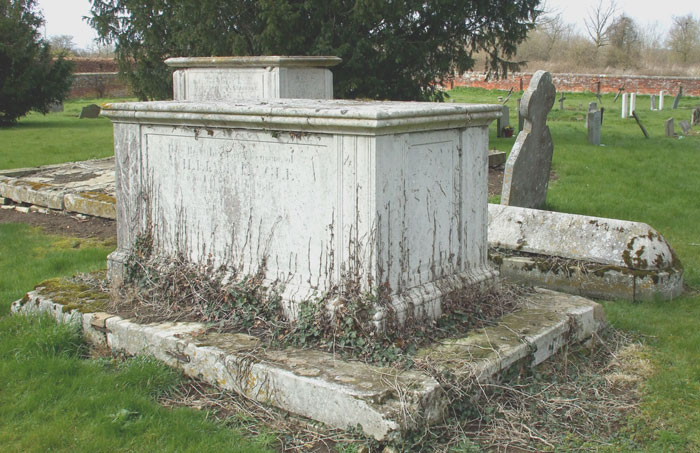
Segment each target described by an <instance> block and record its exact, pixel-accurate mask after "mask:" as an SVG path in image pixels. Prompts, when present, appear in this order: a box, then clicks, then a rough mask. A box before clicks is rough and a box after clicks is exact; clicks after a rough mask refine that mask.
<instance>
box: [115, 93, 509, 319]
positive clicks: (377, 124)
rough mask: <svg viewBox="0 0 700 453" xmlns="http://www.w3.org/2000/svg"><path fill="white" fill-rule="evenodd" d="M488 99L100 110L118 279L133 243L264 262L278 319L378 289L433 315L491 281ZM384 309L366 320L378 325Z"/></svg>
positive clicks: (494, 113) (249, 264) (398, 305)
mask: <svg viewBox="0 0 700 453" xmlns="http://www.w3.org/2000/svg"><path fill="white" fill-rule="evenodd" d="M500 114H501V108H500V106H496V105H461V104H435V103H399V102H378V103H377V102H370V103H368V102H355V101H317V100H300V99H295V100H272V101H266V102H264V103H261V102H258V101H253V100H251V101H238V102H235V103H233V102H228V103H192V102H154V103H128V104H114V105H105V106H104V115H105V116H108V117H109V118H110V119H112V121H114V123H115V157H116V179H117V186H116V188H117V229H118V249H117V251H116V252H115V253H113V254H112V255H110V260H109V267H110V275H111V276H112V277H113V278H114V277H116V278H118V277H119V275H120V272H121V269H122V266H123V264H124V262H125V260H126V257H127V256H128V254H129V253H130V251H131V249H132V247H133V245H134V243H135V241H136V239H137V237H138V235H142V234H147V233H150V234H152V236H153V240H154V245H155V250H156V251H157V252H158V253H161V254H166V255H176V254H181V255H182V256H185V257H187V258H188V259H189V260H191V261H193V262H200V263H204V262H206V261H207V260H208V259H209V257H210V256H211V257H213V259H214V260H215V261H216V263H217V264H228V265H231V266H233V267H236V268H238V269H240V270H241V271H242V272H244V273H255V272H256V271H257V270H258V266H260V265H261V264H262V263H263V262H264V263H266V275H267V278H268V280H271V281H280V282H284V292H283V294H282V295H283V298H284V300H285V301H287V306H286V308H287V311H288V314H289V315H290V316H291V317H294V316H295V313H296V304H297V302H298V301H301V300H304V299H306V298H309V297H311V296H313V295H314V294H323V293H324V292H325V291H328V290H329V289H330V288H332V287H335V286H336V285H339V284H341V283H342V281H343V279H344V278H346V276H347V274H348V272H350V273H352V274H353V275H355V276H357V277H359V279H361V280H362V284H363V285H364V288H365V289H366V290H372V289H373V288H372V285H376V284H379V283H383V282H386V283H387V284H388V286H389V287H390V288H391V291H392V292H391V295H392V304H393V305H394V311H395V312H396V313H397V314H398V316H399V318H400V319H401V317H402V316H404V315H406V314H414V315H415V316H416V317H417V318H419V319H420V318H425V317H429V318H435V317H438V316H439V315H440V302H439V300H440V298H441V296H442V294H443V293H444V292H445V291H448V290H455V289H458V288H459V287H464V286H467V285H472V284H481V283H485V284H490V282H491V281H492V280H493V279H494V278H495V275H496V274H495V273H494V271H493V270H492V269H491V268H490V266H489V265H488V263H487V250H486V249H487V241H486V224H487V207H486V206H487V185H486V174H487V171H488V169H487V164H488V159H487V148H488V124H489V123H490V122H491V121H493V120H494V119H496V118H497V117H498V116H499V115H500ZM384 316H385V312H383V311H380V312H378V313H377V316H376V317H375V321H376V322H377V323H381V322H382V321H383V319H384V318H383V317H384Z"/></svg>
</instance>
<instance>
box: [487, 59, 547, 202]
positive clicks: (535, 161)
mask: <svg viewBox="0 0 700 453" xmlns="http://www.w3.org/2000/svg"><path fill="white" fill-rule="evenodd" d="M555 97H556V90H555V88H554V84H552V76H551V75H550V74H549V73H548V72H545V71H537V72H536V73H535V75H534V76H533V77H532V81H531V82H530V86H528V88H527V90H526V91H525V94H524V95H523V98H522V102H521V104H520V112H521V114H522V116H523V117H524V118H525V124H524V129H523V130H522V132H520V133H519V134H518V138H517V139H516V141H515V145H513V149H512V151H511V152H510V156H509V157H508V161H507V162H506V167H505V171H504V175H503V189H502V191H501V204H504V205H511V206H523V207H529V208H541V207H543V206H544V204H545V201H546V198H547V187H548V185H549V172H550V170H551V167H552V153H553V152H554V145H553V144H552V135H551V134H550V132H549V127H548V126H547V124H546V121H547V114H548V113H549V111H550V110H551V109H552V105H554V99H555Z"/></svg>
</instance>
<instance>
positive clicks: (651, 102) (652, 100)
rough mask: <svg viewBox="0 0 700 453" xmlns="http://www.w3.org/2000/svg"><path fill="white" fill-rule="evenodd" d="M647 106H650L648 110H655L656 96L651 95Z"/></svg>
mask: <svg viewBox="0 0 700 453" xmlns="http://www.w3.org/2000/svg"><path fill="white" fill-rule="evenodd" d="M649 104H650V106H649V109H650V110H656V95H655V94H652V95H651V96H650V97H649Z"/></svg>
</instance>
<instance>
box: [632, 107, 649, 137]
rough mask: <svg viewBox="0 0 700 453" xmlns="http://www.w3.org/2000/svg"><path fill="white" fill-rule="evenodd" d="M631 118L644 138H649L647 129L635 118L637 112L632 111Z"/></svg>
mask: <svg viewBox="0 0 700 453" xmlns="http://www.w3.org/2000/svg"><path fill="white" fill-rule="evenodd" d="M632 117H633V118H634V120H635V121H636V122H637V126H639V129H641V131H642V134H644V138H649V132H647V128H646V127H644V125H643V124H642V120H640V119H639V117H638V116H637V112H635V111H632Z"/></svg>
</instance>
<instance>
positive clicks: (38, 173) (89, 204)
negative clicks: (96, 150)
mask: <svg viewBox="0 0 700 453" xmlns="http://www.w3.org/2000/svg"><path fill="white" fill-rule="evenodd" d="M114 193H115V190H114V158H107V159H97V160H88V161H83V162H69V163H66V164H58V165H47V166H43V167H32V168H19V169H12V170H3V171H0V196H1V197H3V198H7V199H10V200H12V201H14V202H16V203H29V204H32V205H36V206H42V207H46V208H50V209H56V210H66V211H70V212H77V213H80V214H86V215H91V216H97V217H104V218H108V219H114V218H115V217H116V212H115V208H114V205H115V198H114Z"/></svg>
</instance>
